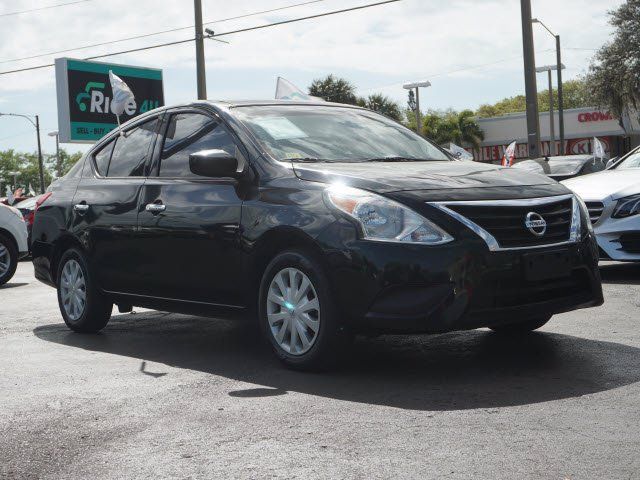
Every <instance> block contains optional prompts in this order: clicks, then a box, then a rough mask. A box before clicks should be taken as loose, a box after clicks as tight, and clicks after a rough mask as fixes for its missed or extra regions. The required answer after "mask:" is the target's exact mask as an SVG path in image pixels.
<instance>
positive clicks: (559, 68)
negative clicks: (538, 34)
mask: <svg viewBox="0 0 640 480" xmlns="http://www.w3.org/2000/svg"><path fill="white" fill-rule="evenodd" d="M531 23H539V24H540V25H542V26H543V28H544V29H545V30H546V31H547V32H549V34H550V35H551V36H552V37H553V38H554V39H555V41H556V69H557V71H558V125H559V127H560V155H564V154H565V148H564V96H563V94H562V89H563V86H562V68H563V66H562V50H561V48H560V35H556V34H555V33H553V32H552V31H551V29H550V28H549V27H547V26H546V25H545V24H544V23H542V21H540V20H539V19H537V18H532V19H531Z"/></svg>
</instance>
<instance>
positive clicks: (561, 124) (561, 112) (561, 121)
mask: <svg viewBox="0 0 640 480" xmlns="http://www.w3.org/2000/svg"><path fill="white" fill-rule="evenodd" d="M555 37H556V64H557V69H558V126H559V128H560V152H559V153H560V155H564V154H565V153H566V151H565V148H564V100H563V96H562V53H561V50H560V35H556V36H555Z"/></svg>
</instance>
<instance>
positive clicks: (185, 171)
mask: <svg viewBox="0 0 640 480" xmlns="http://www.w3.org/2000/svg"><path fill="white" fill-rule="evenodd" d="M212 149H216V150H224V151H226V152H228V153H230V154H231V155H234V154H235V151H236V145H235V142H234V141H233V137H232V136H231V134H230V133H229V132H228V131H227V129H226V128H225V127H224V125H222V124H221V123H220V122H218V121H217V120H215V119H213V118H211V117H208V116H207V115H202V114H199V113H177V114H174V115H172V116H171V120H170V122H169V125H168V127H167V133H166V135H165V138H164V145H163V146H162V154H161V156H160V176H161V177H190V176H193V174H192V173H191V170H190V169H189V155H191V154H192V153H195V152H199V151H200V150H212Z"/></svg>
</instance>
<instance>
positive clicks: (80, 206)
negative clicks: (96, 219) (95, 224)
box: [73, 203, 89, 215]
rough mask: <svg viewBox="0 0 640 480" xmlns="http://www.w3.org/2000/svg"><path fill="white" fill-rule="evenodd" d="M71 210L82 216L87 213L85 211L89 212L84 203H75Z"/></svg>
mask: <svg viewBox="0 0 640 480" xmlns="http://www.w3.org/2000/svg"><path fill="white" fill-rule="evenodd" d="M73 210H74V211H76V212H78V213H79V214H80V215H82V214H85V213H87V210H89V205H87V204H86V203H76V204H75V205H74V206H73Z"/></svg>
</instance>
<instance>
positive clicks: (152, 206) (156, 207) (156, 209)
mask: <svg viewBox="0 0 640 480" xmlns="http://www.w3.org/2000/svg"><path fill="white" fill-rule="evenodd" d="M166 208H167V206H166V205H163V204H162V203H147V205H146V206H145V207H144V209H145V210H146V211H147V212H151V213H153V214H154V215H155V214H156V213H160V212H164V211H165V210H166Z"/></svg>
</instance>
